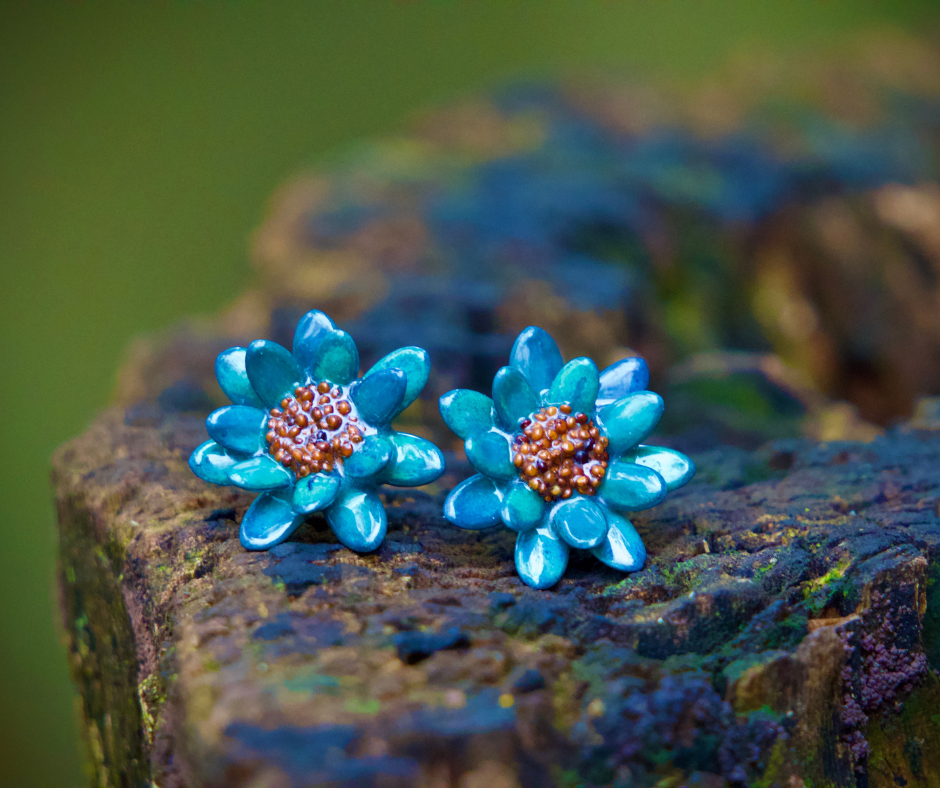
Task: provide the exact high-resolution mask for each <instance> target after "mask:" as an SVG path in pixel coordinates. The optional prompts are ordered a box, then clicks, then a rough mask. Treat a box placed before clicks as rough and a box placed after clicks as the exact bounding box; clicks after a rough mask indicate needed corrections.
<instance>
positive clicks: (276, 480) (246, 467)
mask: <svg viewBox="0 0 940 788" xmlns="http://www.w3.org/2000/svg"><path fill="white" fill-rule="evenodd" d="M228 478H229V481H230V482H231V483H232V484H234V485H235V486H236V487H241V488H242V489H243V490H259V491H260V490H276V489H278V488H279V487H287V486H288V485H289V484H292V483H293V481H294V474H293V473H292V472H291V471H289V470H288V469H287V468H285V467H284V466H283V465H281V464H280V463H279V462H278V461H277V460H275V459H274V458H273V457H272V456H271V455H270V454H261V455H259V456H257V457H252V458H251V459H249V460H243V461H242V462H240V463H238V464H237V465H233V466H232V467H231V468H230V469H229V472H228Z"/></svg>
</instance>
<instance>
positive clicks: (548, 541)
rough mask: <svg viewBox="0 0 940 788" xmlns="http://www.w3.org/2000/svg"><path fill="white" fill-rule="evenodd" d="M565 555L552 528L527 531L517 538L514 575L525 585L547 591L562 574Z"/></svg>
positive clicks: (561, 543)
mask: <svg viewBox="0 0 940 788" xmlns="http://www.w3.org/2000/svg"><path fill="white" fill-rule="evenodd" d="M568 552H569V551H568V545H566V544H565V543H564V542H563V541H562V540H561V539H559V538H558V535H557V534H556V533H555V532H554V531H553V530H552V529H551V527H549V526H542V527H540V528H530V529H529V530H528V531H523V532H522V533H521V534H519V536H517V537H516V556H515V558H516V571H518V572H519V577H520V578H522V582H523V583H525V584H526V585H528V586H532V587H533V588H549V587H550V586H553V585H555V583H557V582H558V581H559V580H561V576H562V575H563V574H564V573H565V567H567V566H568Z"/></svg>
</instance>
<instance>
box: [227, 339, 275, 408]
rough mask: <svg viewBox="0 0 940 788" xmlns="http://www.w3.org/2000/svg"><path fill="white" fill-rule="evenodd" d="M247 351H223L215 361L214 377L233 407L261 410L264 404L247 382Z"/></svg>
mask: <svg viewBox="0 0 940 788" xmlns="http://www.w3.org/2000/svg"><path fill="white" fill-rule="evenodd" d="M247 353H248V351H247V350H246V349H245V348H243V347H230V348H229V349H228V350H223V351H222V352H221V353H219V355H218V356H217V357H216V359H215V377H216V380H218V381H219V386H221V388H222V391H223V392H224V393H225V396H226V397H228V398H229V399H230V400H231V401H232V404H234V405H251V406H252V407H255V408H263V407H264V402H262V400H261V397H259V396H258V395H257V394H256V393H255V390H254V389H253V388H252V387H251V382H250V381H249V380H248V372H247V370H246V369H245V356H246V354H247Z"/></svg>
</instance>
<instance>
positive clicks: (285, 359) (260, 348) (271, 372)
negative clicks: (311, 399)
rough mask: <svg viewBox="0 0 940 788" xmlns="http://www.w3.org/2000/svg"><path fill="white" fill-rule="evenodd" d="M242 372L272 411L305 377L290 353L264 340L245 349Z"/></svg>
mask: <svg viewBox="0 0 940 788" xmlns="http://www.w3.org/2000/svg"><path fill="white" fill-rule="evenodd" d="M245 369H246V370H247V371H248V380H250V381H251V387H252V388H253V389H254V390H255V391H256V392H257V393H258V396H259V397H261V399H262V400H264V402H265V404H267V405H268V407H272V408H273V407H277V405H278V403H279V402H280V401H281V400H282V399H283V398H284V397H287V396H290V395H292V394H293V393H294V388H296V386H297V384H298V383H301V382H303V381H304V374H303V373H302V372H301V371H300V367H298V366H297V362H296V361H294V357H293V356H292V355H291V354H290V351H289V350H288V349H287V348H286V347H282V346H281V345H279V344H278V343H277V342H271V341H270V340H267V339H256V340H255V341H254V342H252V343H251V344H250V345H249V346H248V354H247V356H246V357H245Z"/></svg>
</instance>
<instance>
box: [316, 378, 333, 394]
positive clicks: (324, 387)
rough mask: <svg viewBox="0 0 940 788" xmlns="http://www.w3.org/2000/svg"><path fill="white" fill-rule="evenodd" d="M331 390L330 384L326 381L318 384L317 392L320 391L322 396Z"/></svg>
mask: <svg viewBox="0 0 940 788" xmlns="http://www.w3.org/2000/svg"><path fill="white" fill-rule="evenodd" d="M329 390H330V384H329V383H327V382H326V381H325V380H321V381H320V382H319V383H318V384H317V391H319V392H320V393H321V394H326V393H327V392H328V391H329Z"/></svg>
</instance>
